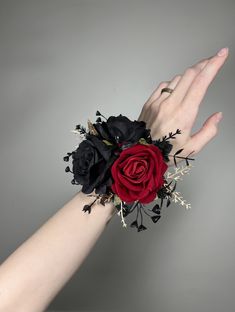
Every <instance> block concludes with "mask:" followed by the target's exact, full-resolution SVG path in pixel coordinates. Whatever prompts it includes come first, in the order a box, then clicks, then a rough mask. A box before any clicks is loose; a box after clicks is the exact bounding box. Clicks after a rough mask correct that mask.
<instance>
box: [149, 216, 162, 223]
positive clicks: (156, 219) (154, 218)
mask: <svg viewBox="0 0 235 312" xmlns="http://www.w3.org/2000/svg"><path fill="white" fill-rule="evenodd" d="M160 218H161V216H152V217H151V219H152V221H153V222H154V223H156V222H157V221H158V220H159V219H160Z"/></svg>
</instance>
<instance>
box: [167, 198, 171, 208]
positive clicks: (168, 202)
mask: <svg viewBox="0 0 235 312" xmlns="http://www.w3.org/2000/svg"><path fill="white" fill-rule="evenodd" d="M170 203H171V201H170V199H169V198H168V199H167V203H166V206H167V207H168V206H169V205H170Z"/></svg>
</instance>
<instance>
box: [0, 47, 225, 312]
mask: <svg viewBox="0 0 235 312" xmlns="http://www.w3.org/2000/svg"><path fill="white" fill-rule="evenodd" d="M227 56H228V51H227V53H226V54H225V55H223V56H213V57H210V58H208V59H204V60H202V61H200V62H198V63H197V64H195V65H193V66H191V67H190V68H187V69H186V70H185V71H184V73H183V75H182V76H181V75H177V76H175V77H174V78H173V79H172V80H171V81H166V82H161V83H160V84H159V86H158V87H157V88H156V90H154V92H153V93H152V94H151V96H150V97H149V99H148V100H147V101H146V103H145V104H144V106H143V108H142V111H141V114H140V116H139V119H138V120H143V121H145V122H146V124H147V127H148V128H150V129H151V135H152V137H153V138H154V139H155V138H159V137H161V136H163V135H165V134H168V133H169V132H170V131H175V130H176V129H177V128H178V127H179V125H180V128H181V130H182V134H180V135H177V136H176V139H175V140H172V143H173V145H174V147H173V151H176V150H177V149H179V148H182V147H184V148H185V155H187V154H188V153H189V152H191V151H192V150H194V154H196V153H198V152H199V151H200V150H201V149H202V148H203V147H204V146H205V145H206V144H207V143H208V142H209V141H210V140H211V139H212V138H213V137H215V135H216V134H217V131H218V122H219V120H220V119H221V117H222V115H221V113H214V114H213V115H211V116H210V117H209V118H208V119H207V120H206V121H205V123H204V125H203V126H202V128H201V129H200V130H199V131H198V132H197V133H194V134H191V129H192V126H193V124H194V122H195V118H196V116H197V113H198V110H199V106H200V103H201V101H202V99H203V97H204V95H205V92H206V90H207V88H208V86H209V85H210V83H211V82H212V81H213V79H214V78H215V76H216V74H217V73H218V71H219V70H220V68H221V67H222V66H223V64H224V62H225V60H226V58H227ZM164 87H170V88H173V89H174V92H173V93H172V94H170V93H166V92H164V93H162V94H160V92H161V89H162V88H164ZM93 193H94V192H93ZM92 201H93V197H87V196H86V195H85V194H83V193H82V192H81V191H80V192H78V193H77V194H75V196H74V197H73V198H72V199H71V200H70V201H68V202H67V203H66V204H65V205H64V206H63V207H62V208H61V209H59V210H58V211H57V212H56V213H55V214H54V215H53V216H52V217H51V218H49V219H48V221H47V222H45V223H44V224H43V225H42V226H41V227H40V228H39V229H38V230H37V231H36V232H35V233H34V234H33V235H32V236H31V237H29V238H28V239H27V240H26V241H24V242H23V243H22V244H21V245H20V246H19V247H18V248H17V249H16V250H15V251H14V252H13V253H12V254H10V256H9V257H8V258H7V259H6V260H5V261H4V262H3V263H2V264H1V266H0V312H2V311H4V312H13V311H14V312H15V311H17V312H41V311H45V310H46V308H47V307H48V306H49V304H50V303H51V301H52V300H53V299H54V298H55V296H56V295H57V294H58V293H59V291H60V290H61V289H62V288H63V287H64V286H65V284H66V283H67V282H68V281H69V280H70V278H71V277H72V276H73V275H74V274H75V272H76V271H77V270H78V269H79V268H80V266H81V265H82V263H83V261H84V260H85V259H86V257H87V256H88V254H89V252H90V251H91V249H92V248H93V246H94V245H95V243H96V242H97V240H98V238H99V237H100V235H101V234H102V232H103V231H104V229H105V228H106V227H107V225H108V224H109V222H110V220H111V219H112V217H113V215H114V214H115V212H116V208H115V207H114V205H113V204H112V203H111V202H110V203H106V204H105V206H102V205H101V204H98V203H97V204H95V205H94V206H92V211H91V213H90V214H88V213H84V212H83V211H82V208H83V206H84V205H85V204H89V203H91V202H92ZM78 300H79V298H78Z"/></svg>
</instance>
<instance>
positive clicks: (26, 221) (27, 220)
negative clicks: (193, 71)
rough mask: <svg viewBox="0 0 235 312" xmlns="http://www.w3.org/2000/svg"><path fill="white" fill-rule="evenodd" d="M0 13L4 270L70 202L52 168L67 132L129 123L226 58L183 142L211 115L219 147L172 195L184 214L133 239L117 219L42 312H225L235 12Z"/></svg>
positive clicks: (14, 6) (110, 9) (39, 8)
mask: <svg viewBox="0 0 235 312" xmlns="http://www.w3.org/2000/svg"><path fill="white" fill-rule="evenodd" d="M0 3H1V6H0V72H1V83H0V88H1V90H0V96H1V102H0V103H1V110H0V139H1V145H0V147H1V150H0V151H1V153H0V200H1V211H0V213H1V214H0V257H1V261H3V260H4V259H6V257H7V256H8V255H10V254H11V253H12V252H13V251H14V250H15V249H16V248H17V247H18V246H19V245H20V244H21V243H22V242H23V241H24V240H25V239H27V238H28V237H30V235H31V234H32V233H33V232H34V231H36V229H37V228H38V227H40V226H41V225H42V224H43V223H44V222H46V220H47V219H48V218H49V217H50V216H51V215H53V214H54V213H55V212H56V211H57V210H58V209H60V208H61V207H62V206H63V205H64V204H65V203H66V202H67V201H68V200H70V198H71V197H72V196H73V195H74V194H75V193H76V192H77V190H78V186H74V185H72V184H71V183H70V181H71V179H72V175H71V173H70V174H68V173H65V172H64V169H65V166H66V165H67V164H66V163H65V162H64V161H63V160H62V158H63V156H64V155H66V153H67V152H68V151H72V150H73V148H74V147H75V145H77V137H76V135H75V134H73V133H71V132H70V130H72V129H74V127H75V125H76V124H78V123H82V124H84V125H85V124H86V121H87V118H90V119H91V120H93V121H95V111H96V110H97V109H99V110H100V111H102V112H103V113H104V114H105V115H107V116H109V115H111V114H114V115H117V114H119V113H123V114H126V115H127V116H129V117H130V118H137V117H138V115H139V113H140V109H141V107H142V105H143V103H144V102H145V100H146V99H147V97H148V96H149V95H150V93H151V92H152V91H153V90H154V88H155V87H156V86H157V85H158V83H159V82H160V81H163V80H169V79H171V78H172V77H173V76H174V75H175V74H182V72H183V70H184V69H185V68H186V67H188V66H190V65H192V64H193V63H195V62H196V61H198V60H199V59H201V58H204V57H209V56H211V55H213V54H214V53H216V51H217V50H218V49H220V48H222V47H224V46H228V47H229V48H230V55H229V57H228V59H227V61H226V63H225V65H224V66H223V68H222V69H221V71H220V72H219V74H218V75H217V77H216V78H215V80H214V81H213V82H212V84H211V85H210V87H209V89H208V92H207V94H206V96H205V98H204V100H203V103H202V105H201V109H200V113H199V115H198V119H197V123H196V125H195V129H194V130H197V129H198V128H199V127H200V126H201V125H202V123H203V121H204V120H205V119H206V118H207V117H208V116H209V115H210V114H212V113H214V112H216V111H222V112H223V114H224V118H223V120H222V122H221V124H220V131H219V134H218V136H217V137H216V138H215V139H214V140H213V141H212V142H211V143H210V144H208V145H207V146H206V147H205V148H204V149H203V150H202V151H201V153H200V154H198V155H197V156H196V162H195V164H194V165H195V167H194V168H193V170H192V171H191V174H190V175H189V176H187V177H185V179H184V181H183V182H181V184H179V185H178V189H179V190H180V191H181V192H182V193H183V194H184V197H185V199H187V200H188V201H189V202H190V203H191V204H192V209H191V210H189V211H186V210H185V209H184V208H183V207H181V206H178V205H176V204H175V205H173V204H172V205H171V206H169V208H168V209H165V210H164V213H163V217H162V219H161V221H159V223H156V224H154V223H152V222H151V220H149V221H150V222H145V223H147V226H148V230H146V231H143V232H139V233H137V232H136V230H134V229H131V228H128V229H127V230H125V229H123V228H122V227H121V222H120V219H119V217H118V216H117V215H116V216H114V218H113V219H112V221H111V222H110V224H109V225H108V227H107V229H106V230H105V231H104V232H103V233H102V236H101V238H100V239H99V241H98V242H97V244H96V245H95V248H94V249H93V250H92V252H91V253H90V255H89V256H88V258H87V259H86V261H85V262H84V263H83V266H82V267H81V269H80V270H79V271H78V272H77V274H75V275H74V276H73V278H72V279H71V280H70V281H69V283H68V284H67V285H66V286H65V287H64V288H63V290H62V291H61V292H60V293H59V294H58V296H57V297H56V298H55V300H54V301H53V302H52V303H51V305H50V307H49V308H50V309H51V310H55V311H56V310H65V311H67V310H76V311H83V310H86V311H104V310H108V311H112V310H117V311H126V310H128V311H143V310H144V309H145V310H146V311H159V312H196V311H206V312H210V311H213V312H221V311H222V310H223V311H226V312H232V311H234V309H235V297H234V291H235V267H234V263H235V251H234V247H235V240H234V235H235V227H234V223H235V222H234V218H235V207H234V155H235V148H234V127H235V123H234V113H235V108H234V74H235V72H234V70H235V66H234V31H235V27H234V26H235V22H234V21H235V2H234V0H224V1H223V2H222V1H218V0H215V1H212V0H204V1H202V0H197V1H193V0H191V1H186V0H175V1H168V0H161V1H160V0H159V1H153V0H152V1H150V0H148V1H131V0H125V1H108V0H107V1H105V0H100V1H95V0H93V1H90V0H89V1H72V0H67V1H65V0H63V1H62V0H49V1H42V0H41V1H24V0H21V1H19V0H17V1H9V0H6V1H0ZM133 219H134V215H133V216H131V215H130V216H129V217H128V219H127V222H128V224H130V222H131V221H132V220H133ZM145 220H146V221H147V219H145Z"/></svg>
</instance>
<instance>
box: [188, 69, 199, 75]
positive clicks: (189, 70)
mask: <svg viewBox="0 0 235 312" xmlns="http://www.w3.org/2000/svg"><path fill="white" fill-rule="evenodd" d="M197 72H198V70H197V69H196V68H195V67H188V68H187V69H186V70H185V74H186V75H195V74H197Z"/></svg>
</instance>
